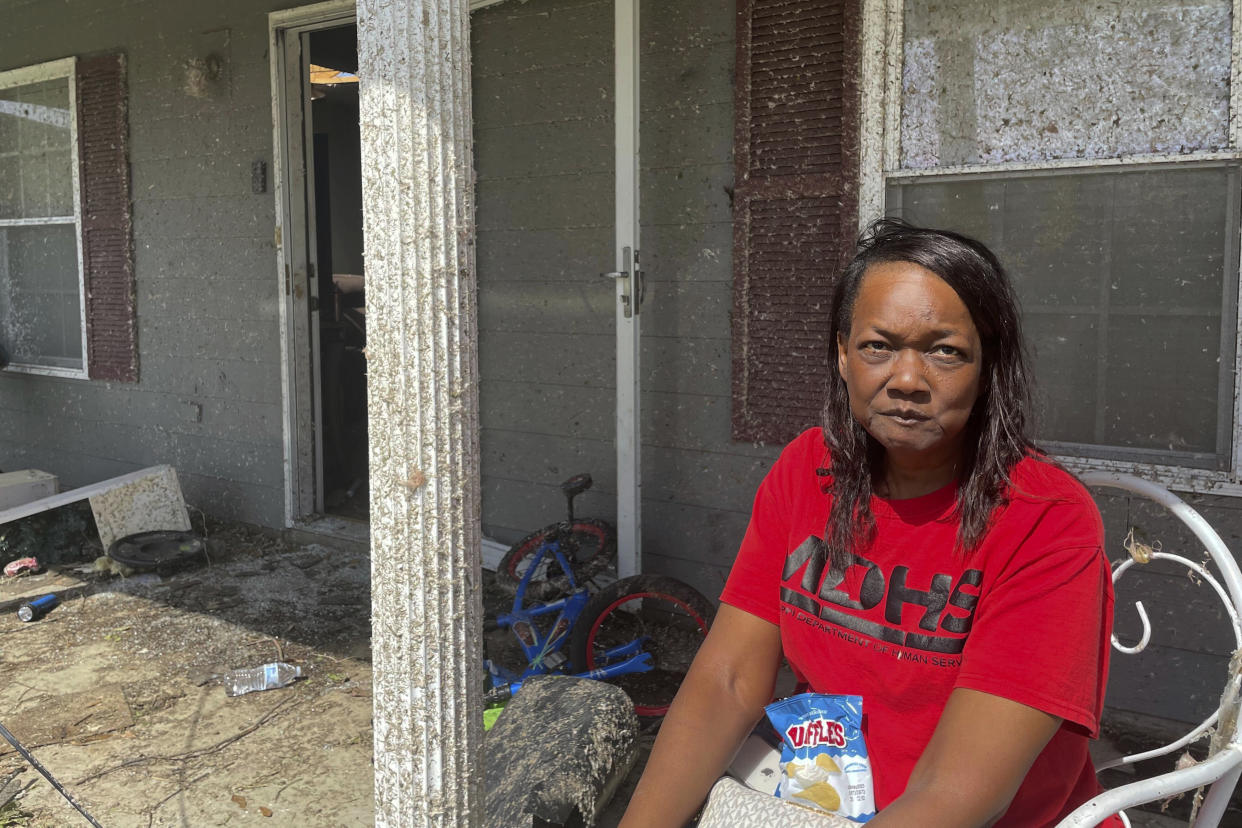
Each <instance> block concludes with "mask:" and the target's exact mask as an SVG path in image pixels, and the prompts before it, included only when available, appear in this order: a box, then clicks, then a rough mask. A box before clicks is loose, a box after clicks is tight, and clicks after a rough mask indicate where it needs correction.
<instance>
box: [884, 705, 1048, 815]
mask: <svg viewBox="0 0 1242 828" xmlns="http://www.w3.org/2000/svg"><path fill="white" fill-rule="evenodd" d="M1060 726H1061V720H1060V719H1059V718H1057V717H1056V716H1050V715H1048V714H1047V713H1044V712H1043V711H1041V710H1036V709H1035V708H1033V707H1027V706H1026V705H1024V704H1019V703H1018V702H1015V701H1010V700H1009V699H1005V698H1001V697H1000V696H993V695H991V694H989V693H981V692H979V691H978V690H968V689H966V688H962V687H959V688H958V689H956V690H954V691H953V692H952V693H951V694H950V695H949V701H948V704H946V705H945V707H944V712H943V713H941V714H940V721H939V722H938V723H937V725H936V731H935V733H933V734H932V737H931V741H930V742H928V743H927V747H926V748H925V749H924V750H923V755H922V756H920V757H919V761H918V763H917V764H916V765H915V766H914V771H913V772H912V773H911V774H910V781H909V782H908V783H907V784H906V790H905V793H903V794H902V795H901V796H899V797H898V798H897V799H896V800H894V801H893V803H892V804H890V805H889V806H888V807H887V808H885V809H883V810H882V811H880V813H879V814H878V815H877V816H876V818H875V819H873V820H872V821H871V822H869V823H867V825H868V828H888V827H889V826H905V825H919V826H923V827H924V828H937V826H945V828H972V827H973V826H986V825H991V824H992V823H994V822H995V821H996V820H998V819H1000V817H1001V816H1002V815H1003V814H1004V813H1005V809H1006V808H1008V807H1009V802H1010V800H1012V799H1013V796H1014V794H1015V793H1017V791H1018V787H1019V786H1020V785H1021V784H1022V780H1023V779H1024V778H1025V777H1026V773H1027V771H1028V770H1030V768H1031V764H1032V763H1033V762H1034V761H1035V758H1036V757H1037V756H1038V755H1039V753H1040V751H1042V750H1043V749H1044V746H1045V745H1047V744H1048V740H1049V739H1051V738H1052V736H1053V734H1055V733H1056V732H1057V728H1058V727H1060Z"/></svg>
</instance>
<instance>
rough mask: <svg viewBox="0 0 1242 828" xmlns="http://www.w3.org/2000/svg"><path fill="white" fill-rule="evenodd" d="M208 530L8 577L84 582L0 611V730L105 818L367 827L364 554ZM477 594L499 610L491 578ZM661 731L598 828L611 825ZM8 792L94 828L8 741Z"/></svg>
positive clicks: (1156, 822)
mask: <svg viewBox="0 0 1242 828" xmlns="http://www.w3.org/2000/svg"><path fill="white" fill-rule="evenodd" d="M208 537H209V552H210V557H211V562H210V564H209V565H206V566H199V567H195V568H192V569H188V570H185V571H182V572H179V573H175V574H170V575H167V576H164V577H155V576H150V575H148V576H136V577H135V576H131V577H128V578H120V577H114V576H106V575H91V576H84V575H80V574H76V573H71V572H70V570H69V568H68V567H65V568H62V569H63V571H64V572H65V573H66V574H65V575H58V574H57V573H56V572H55V571H53V572H49V573H46V574H44V575H41V576H36V577H35V578H22V579H18V580H16V581H14V580H12V579H8V580H6V582H3V583H0V607H3V606H5V602H6V599H9V600H11V599H12V598H13V596H14V595H15V594H17V593H18V592H21V591H26V592H29V591H30V590H32V589H33V588H38V591H40V592H43V591H47V592H52V591H57V590H59V589H62V588H63V586H64V584H65V583H66V582H69V581H77V582H83V581H84V582H85V583H84V584H83V585H82V586H80V587H78V588H77V589H76V590H75V591H71V593H70V594H71V595H73V597H69V598H68V599H67V600H65V601H64V603H63V604H62V605H61V606H59V607H58V608H56V609H55V610H53V611H52V612H51V613H50V614H48V615H47V616H46V617H45V618H43V619H41V620H39V621H36V622H33V623H29V624H24V623H22V622H20V621H19V620H18V619H17V617H16V613H15V612H14V611H13V610H12V609H11V608H9V609H5V610H4V611H3V612H0V672H2V674H3V676H4V680H3V681H2V682H0V723H3V724H4V725H5V726H7V727H8V728H9V730H11V731H12V732H13V733H14V734H15V735H16V736H17V738H18V739H19V740H20V741H21V742H22V743H23V744H24V745H25V746H26V747H27V748H28V749H30V750H31V751H32V752H33V753H34V755H35V756H36V757H37V758H38V759H39V760H40V761H41V762H42V763H43V764H44V765H45V766H46V767H47V768H48V769H49V770H50V771H51V772H52V773H53V774H54V775H55V776H56V777H57V778H58V779H59V781H60V782H61V783H62V784H63V785H65V786H66V787H67V788H68V789H69V791H70V792H71V793H72V794H73V795H74V797H75V798H76V799H77V800H78V801H79V802H80V803H81V804H82V805H83V806H84V807H85V808H86V809H87V810H88V811H89V812H90V813H92V815H93V816H94V817H95V818H96V819H97V820H99V822H100V823H101V824H102V825H104V826H106V828H114V826H171V825H176V826H208V825H212V826H214V825H250V824H254V825H272V826H275V825H288V826H295V825H296V826H353V825H358V826H363V825H370V824H372V813H373V810H372V793H373V787H372V785H373V779H372V764H371V756H372V745H371V704H372V685H371V661H370V658H371V656H370V561H369V559H368V557H367V556H366V554H365V553H363V552H360V551H348V550H341V549H334V548H328V547H325V546H320V545H315V544H311V545H304V544H295V543H290V542H288V541H286V540H285V539H283V538H282V537H280V536H278V535H276V534H274V533H270V532H266V531H262V530H256V529H253V528H250V527H244V526H237V525H219V526H212V527H209V532H208ZM70 574H72V578H70V577H68V576H69V575H70ZM485 604H486V612H487V613H488V614H489V615H494V614H495V613H496V612H497V610H501V609H504V608H506V601H505V599H504V598H503V596H501V595H499V594H498V593H496V592H495V591H493V590H491V589H489V588H488V582H487V579H485ZM490 643H491V644H492V646H494V643H495V641H494V638H493V639H491V642H490ZM492 654H493V655H494V656H495V655H496V653H492ZM271 661H288V662H291V663H293V664H297V665H300V666H301V667H302V670H303V673H304V675H305V676H306V678H305V680H302V681H298V682H297V683H295V684H294V685H292V686H290V687H287V688H283V689H279V690H273V691H268V692H263V693H251V694H249V695H245V696H240V697H236V698H230V697H227V696H226V695H225V693H224V689H223V687H222V685H221V681H220V678H219V676H220V674H222V673H224V672H226V671H227V670H229V669H232V668H236V667H247V666H256V665H260V664H263V663H266V662H271ZM654 729H655V726H654V725H646V726H644V732H643V736H642V738H641V740H640V741H641V745H642V747H643V753H642V755H641V756H640V759H639V762H638V763H637V765H636V766H635V769H634V771H633V772H631V774H630V776H629V778H628V779H627V780H626V782H625V783H624V784H623V785H622V786H621V789H620V791H619V792H618V795H617V797H616V798H615V799H614V801H613V803H612V804H611V806H610V807H609V808H608V809H607V810H606V811H605V813H604V814H603V815H602V816H601V818H600V820H599V821H598V822H597V825H601V826H605V827H606V828H612V826H615V825H616V824H617V822H618V821H619V819H620V812H621V810H622V809H623V807H624V802H625V801H627V799H628V796H629V794H630V793H631V792H632V790H633V785H634V783H635V782H636V780H637V776H638V774H639V772H640V771H641V768H642V765H643V762H644V760H645V754H646V751H647V750H649V748H650V744H651V743H652V741H654ZM6 783H7V784H6ZM14 789H20V790H21V793H20V795H19V796H18V797H17V799H16V802H15V805H16V808H17V811H20V812H21V813H24V814H27V815H28V816H27V817H24V818H23V817H18V816H15V815H14V814H15V813H16V811H14V806H12V805H11V806H10V807H9V810H7V811H2V810H0V825H3V826H6V828H7V826H14V825H30V826H72V825H85V824H86V821H85V820H84V819H82V818H81V817H80V816H79V815H78V814H77V813H76V812H75V811H73V809H72V808H71V807H70V806H69V804H68V803H66V802H65V800H64V799H63V798H62V797H61V796H60V795H59V794H58V793H56V792H55V791H54V790H53V788H52V787H51V785H49V784H48V783H47V782H46V781H45V780H44V779H43V778H42V777H41V776H39V775H38V774H37V773H36V772H35V771H34V770H33V769H32V768H31V767H30V766H29V765H28V764H27V763H26V762H25V760H24V759H22V757H21V756H19V755H18V754H17V753H16V752H15V751H14V750H13V749H12V748H10V747H9V746H8V744H7V743H4V742H3V741H0V802H3V801H4V800H5V799H7V798H8V793H11V792H12V791H13V790H14ZM5 790H7V791H8V793H6V792H5ZM1132 816H1135V817H1137V818H1136V819H1134V824H1135V825H1136V826H1149V827H1154V826H1161V828H1163V826H1167V825H1174V824H1184V823H1176V822H1172V821H1170V820H1168V819H1167V818H1165V817H1162V816H1158V815H1144V814H1132ZM6 818H7V819H9V820H11V821H8V822H6V821H5V819H6Z"/></svg>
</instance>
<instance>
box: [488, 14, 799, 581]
mask: <svg viewBox="0 0 1242 828" xmlns="http://www.w3.org/2000/svg"><path fill="white" fill-rule="evenodd" d="M640 18H641V35H640V38H639V40H640V42H641V44H642V45H641V90H640V100H641V119H642V126H641V130H642V137H641V144H642V151H641V177H640V187H641V200H642V210H641V215H642V229H641V245H640V249H641V255H642V267H643V270H644V271H645V272H646V275H647V291H648V293H647V299H646V302H645V303H644V305H643V307H642V313H641V324H642V353H641V371H640V376H641V386H642V396H641V405H642V412H643V413H642V443H643V445H642V452H643V454H642V466H643V471H642V479H643V500H642V511H643V551H644V560H643V568H644V570H646V571H653V572H663V573H667V574H673V575H677V576H679V577H682V578H684V579H685V580H687V581H689V582H691V583H693V584H695V585H696V586H698V587H699V588H700V589H702V590H703V591H704V592H705V593H707V594H709V595H711V596H713V597H714V596H715V595H716V594H718V593H719V591H720V587H721V586H722V585H723V576H724V575H725V573H726V572H727V569H728V567H729V565H730V563H731V562H732V559H733V555H734V553H735V552H736V551H737V545H738V543H739V541H740V540H741V536H742V533H743V532H744V530H745V526H746V520H747V516H748V511H749V508H750V501H751V498H752V497H753V496H754V490H755V488H756V486H757V485H758V483H759V481H760V479H761V478H762V475H763V473H764V471H766V469H767V467H768V466H769V465H770V462H771V460H772V459H773V457H774V456H775V449H774V448H772V447H761V446H753V445H750V444H738V443H733V442H732V441H731V439H730V431H729V429H730V423H729V410H730V396H729V395H730V363H729V308H730V301H731V300H730V297H731V293H730V291H731V285H732V263H731V247H732V238H733V237H732V224H731V220H732V215H731V205H730V193H731V190H732V180H733V170H732V144H733V87H732V72H733V62H734V35H733V27H734V4H733V2H732V0H683V1H682V2H678V3H667V2H650V1H649V2H644V3H643V4H642V7H641V10H640ZM472 24H473V25H472V30H473V34H472V37H473V43H472V46H473V64H474V69H473V72H474V102H473V106H474V120H475V154H476V169H477V173H478V181H479V184H478V228H479V229H478V273H479V325H480V356H479V360H480V377H481V406H480V407H481V420H482V427H483V428H482V436H481V440H482V448H483V494H484V498H483V511H484V514H483V520H484V529H485V531H486V532H487V533H488V534H489V535H491V536H492V537H495V538H497V539H500V540H503V541H513V540H516V539H517V538H518V537H520V536H522V535H524V534H526V533H527V532H529V531H531V530H532V529H534V528H537V527H538V526H540V525H543V524H545V523H548V522H549V521H551V520H554V519H557V518H559V517H560V516H561V515H562V514H563V513H564V508H565V507H564V499H563V498H562V497H561V495H560V493H559V489H558V488H557V484H558V483H559V482H560V481H561V480H562V479H564V478H566V477H568V476H569V475H571V474H574V473H577V472H580V471H590V472H591V474H592V475H593V477H594V479H595V487H594V488H593V489H592V490H591V491H590V492H588V493H587V494H585V495H583V496H582V497H581V498H579V501H578V503H579V504H580V505H579V506H577V512H578V513H579V514H582V515H598V516H602V517H607V518H610V519H611V518H614V517H615V504H614V498H615V490H616V483H615V480H616V457H615V449H614V439H615V425H614V406H615V401H616V395H615V387H616V383H615V365H616V362H615V344H614V323H613V315H614V301H615V300H614V297H613V287H612V283H611V281H609V280H605V279H602V278H600V276H599V275H598V274H599V273H601V272H603V271H606V270H612V269H613V268H612V244H613V187H614V184H613V169H614V160H613V95H612V86H613V4H612V2H611V0H531V2H526V3H502V4H500V5H497V6H493V7H490V8H487V9H483V10H480V11H477V12H475V13H474V14H473V15H472Z"/></svg>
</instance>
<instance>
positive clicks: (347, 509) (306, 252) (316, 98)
mask: <svg viewBox="0 0 1242 828" xmlns="http://www.w3.org/2000/svg"><path fill="white" fill-rule="evenodd" d="M296 11H297V10H295V12H294V13H296ZM299 18H300V19H298V20H297V21H296V22H294V21H288V22H289V23H291V24H292V25H286V26H278V25H277V24H276V21H275V20H273V52H274V54H275V56H276V61H275V63H276V65H275V66H274V77H275V78H276V79H277V84H276V86H277V88H276V96H277V107H278V117H277V119H276V120H277V148H278V150H280V156H281V157H280V158H279V159H278V161H277V165H276V166H277V175H276V179H277V187H278V195H279V197H280V198H279V200H280V204H281V208H282V222H281V229H282V232H281V234H280V236H281V238H280V239H279V241H280V256H281V260H282V261H281V270H282V274H283V277H284V280H285V297H284V298H285V301H284V303H283V305H284V307H283V308H282V310H283V313H282V327H283V334H284V335H283V337H282V339H283V343H282V344H283V346H284V348H283V350H284V360H283V363H284V367H283V379H284V384H285V388H284V391H285V400H286V416H287V422H288V427H287V428H286V473H287V475H288V478H287V479H288V480H289V481H290V483H291V485H290V487H289V490H288V496H287V507H288V508H287V512H288V514H287V517H288V521H289V523H290V524H299V523H306V522H308V521H311V520H315V519H321V518H323V517H324V516H327V517H333V518H338V519H344V520H345V521H349V522H365V521H366V520H367V518H368V516H369V509H370V504H369V486H368V473H367V402H366V358H365V356H364V352H365V348H366V308H365V298H366V288H365V274H364V268H363V257H362V167H361V142H360V138H359V130H358V74H357V72H358V47H357V27H356V25H355V23H354V17H353V9H352V7H349V8H346V7H344V6H343V5H342V4H339V3H333V4H325V5H324V6H320V7H311V8H310V9H307V10H303V14H302V15H300V16H299ZM338 522H339V521H338Z"/></svg>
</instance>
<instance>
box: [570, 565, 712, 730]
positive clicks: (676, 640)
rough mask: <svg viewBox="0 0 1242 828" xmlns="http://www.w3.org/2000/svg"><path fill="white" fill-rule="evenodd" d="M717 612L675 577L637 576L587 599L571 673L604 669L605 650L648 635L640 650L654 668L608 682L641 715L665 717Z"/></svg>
mask: <svg viewBox="0 0 1242 828" xmlns="http://www.w3.org/2000/svg"><path fill="white" fill-rule="evenodd" d="M715 613H716V610H715V608H714V607H713V606H712V604H711V602H710V601H708V600H707V599H706V598H704V597H703V596H702V594H700V593H699V592H698V590H696V589H694V588H693V587H691V586H690V585H688V584H684V583H682V582H681V581H679V580H677V579H676V578H667V577H664V576H661V575H635V576H633V577H632V578H623V579H621V580H620V581H617V582H616V583H614V584H612V585H611V586H609V587H607V588H606V589H603V590H601V591H600V592H599V593H598V594H597V595H594V596H592V597H591V600H590V601H588V602H587V605H586V607H585V608H584V609H583V611H582V615H581V616H579V617H578V622H577V623H576V624H574V630H573V633H572V634H571V636H570V640H569V659H570V664H571V666H572V671H573V672H575V673H581V672H584V671H586V670H593V669H595V668H596V667H602V666H604V658H603V654H604V653H605V652H606V651H608V650H609V649H612V648H615V647H619V646H622V645H624V644H627V643H629V642H631V641H633V640H635V639H636V638H639V637H641V636H646V637H647V639H648V640H647V641H646V643H645V644H644V645H643V650H644V651H645V652H648V653H650V654H651V661H652V664H653V667H654V669H652V670H650V671H649V672H646V673H631V674H630V675H626V676H619V677H618V678H615V679H612V680H611V682H612V683H613V684H616V685H617V686H619V687H620V688H621V689H622V690H624V691H625V692H626V693H627V694H628V695H629V697H630V700H631V701H633V702H634V712H636V713H637V714H638V715H640V716H663V715H664V714H665V713H667V712H668V706H669V705H670V704H671V703H672V701H673V696H675V695H677V688H679V687H680V686H681V680H682V679H683V678H685V676H686V672H687V671H688V670H689V669H690V662H692V661H693V660H694V655H695V653H697V652H698V650H699V644H701V643H702V642H703V637H704V636H706V635H707V628H708V626H709V625H710V624H711V621H712V617H713V616H714V615H715Z"/></svg>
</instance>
